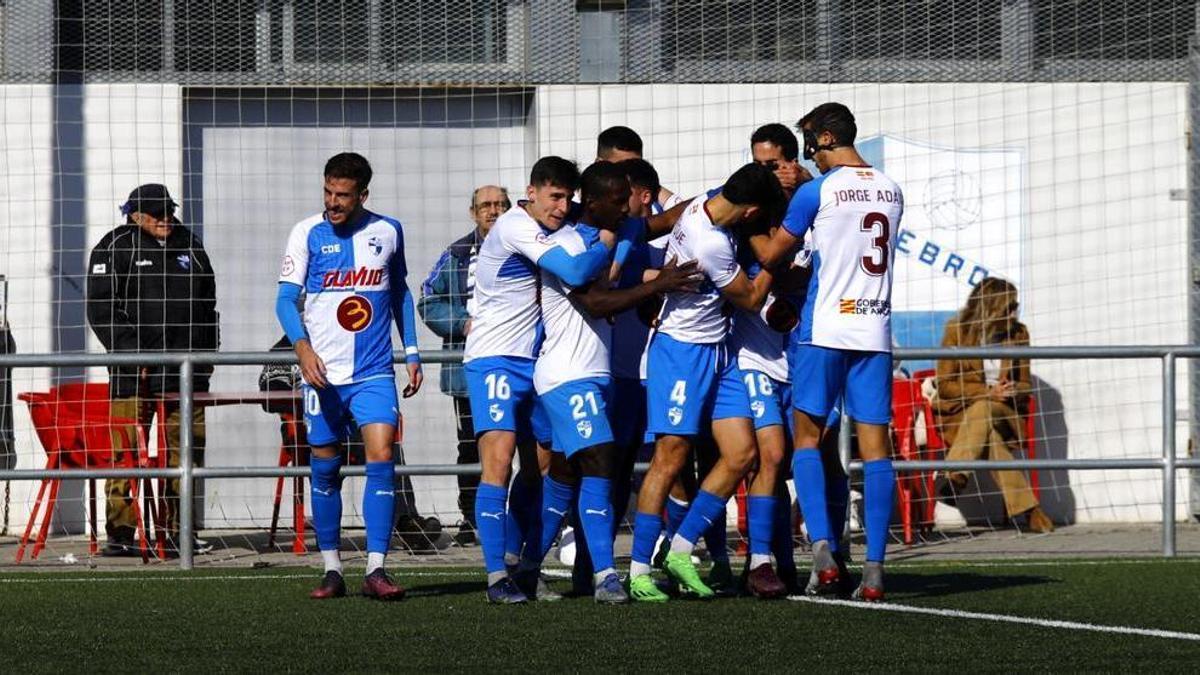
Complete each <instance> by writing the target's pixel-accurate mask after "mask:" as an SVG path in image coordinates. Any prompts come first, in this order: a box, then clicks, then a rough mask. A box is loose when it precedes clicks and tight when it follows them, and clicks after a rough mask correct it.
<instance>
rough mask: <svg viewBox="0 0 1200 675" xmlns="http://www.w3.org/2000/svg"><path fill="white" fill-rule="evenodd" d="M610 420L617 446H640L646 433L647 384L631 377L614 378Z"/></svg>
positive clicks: (609, 412) (609, 409) (609, 413)
mask: <svg viewBox="0 0 1200 675" xmlns="http://www.w3.org/2000/svg"><path fill="white" fill-rule="evenodd" d="M608 419H609V426H611V427H612V430H613V440H614V442H616V444H617V445H619V446H621V447H626V446H629V445H633V444H634V443H638V444H640V443H641V442H642V437H643V436H642V435H643V434H644V433H645V432H646V384H645V383H644V382H642V381H641V380H637V379H633V378H630V377H614V378H613V384H612V396H610V397H609V399H608Z"/></svg>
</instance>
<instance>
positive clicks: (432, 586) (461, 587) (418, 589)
mask: <svg viewBox="0 0 1200 675" xmlns="http://www.w3.org/2000/svg"><path fill="white" fill-rule="evenodd" d="M396 581H397V582H399V583H400V584H402V585H406V586H408V594H407V595H406V597H408V598H432V597H438V596H442V597H445V596H449V595H478V596H480V597H481V598H482V597H483V594H484V592H485V591H486V590H487V589H486V587H485V586H484V583H483V580H482V579H480V580H478V581H445V582H439V581H433V582H428V583H426V582H425V581H424V580H421V581H419V583H412V584H410V583H409V582H408V581H406V580H405V579H404V573H403V572H397V573H396Z"/></svg>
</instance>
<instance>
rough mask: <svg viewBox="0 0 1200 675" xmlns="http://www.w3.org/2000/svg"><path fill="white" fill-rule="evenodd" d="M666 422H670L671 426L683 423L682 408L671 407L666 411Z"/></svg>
mask: <svg viewBox="0 0 1200 675" xmlns="http://www.w3.org/2000/svg"><path fill="white" fill-rule="evenodd" d="M667 420H668V421H670V422H671V426H673V427H675V426H679V423H680V422H682V421H683V408H680V407H679V406H672V407H671V409H670V410H668V411H667Z"/></svg>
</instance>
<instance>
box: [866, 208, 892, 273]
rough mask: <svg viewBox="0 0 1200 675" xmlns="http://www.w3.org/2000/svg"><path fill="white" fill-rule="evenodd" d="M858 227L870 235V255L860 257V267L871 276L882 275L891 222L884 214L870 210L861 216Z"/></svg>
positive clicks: (885, 263)
mask: <svg viewBox="0 0 1200 675" xmlns="http://www.w3.org/2000/svg"><path fill="white" fill-rule="evenodd" d="M859 229H861V230H862V231H863V232H867V233H869V234H870V235H871V247H872V248H873V249H874V251H872V252H871V255H864V256H863V257H862V268H863V271H865V272H866V273H867V274H870V275H871V276H873V277H879V276H883V274H884V273H885V272H887V268H888V244H889V243H890V241H891V223H889V222H888V217H887V215H885V214H882V213H879V212H877V211H872V212H871V213H868V214H867V215H865V216H863V219H862V223H861V224H860V225H859Z"/></svg>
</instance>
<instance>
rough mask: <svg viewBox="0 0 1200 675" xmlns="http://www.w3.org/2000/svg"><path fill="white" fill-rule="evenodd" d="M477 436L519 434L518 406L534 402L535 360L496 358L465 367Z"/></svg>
mask: <svg viewBox="0 0 1200 675" xmlns="http://www.w3.org/2000/svg"><path fill="white" fill-rule="evenodd" d="M463 373H464V374H465V375H466V377H467V395H468V396H470V398H471V416H472V418H473V419H474V422H475V433H476V434H482V433H483V432H485V431H495V430H499V431H516V430H517V424H518V422H519V421H518V420H517V414H516V411H517V409H518V407H520V406H521V404H523V403H530V402H532V400H533V396H534V393H533V360H532V359H516V358H512V357H504V356H493V357H488V358H483V359H475V360H473V361H469V362H467V363H466V364H465V365H464V366H463ZM526 423H528V420H526Z"/></svg>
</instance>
